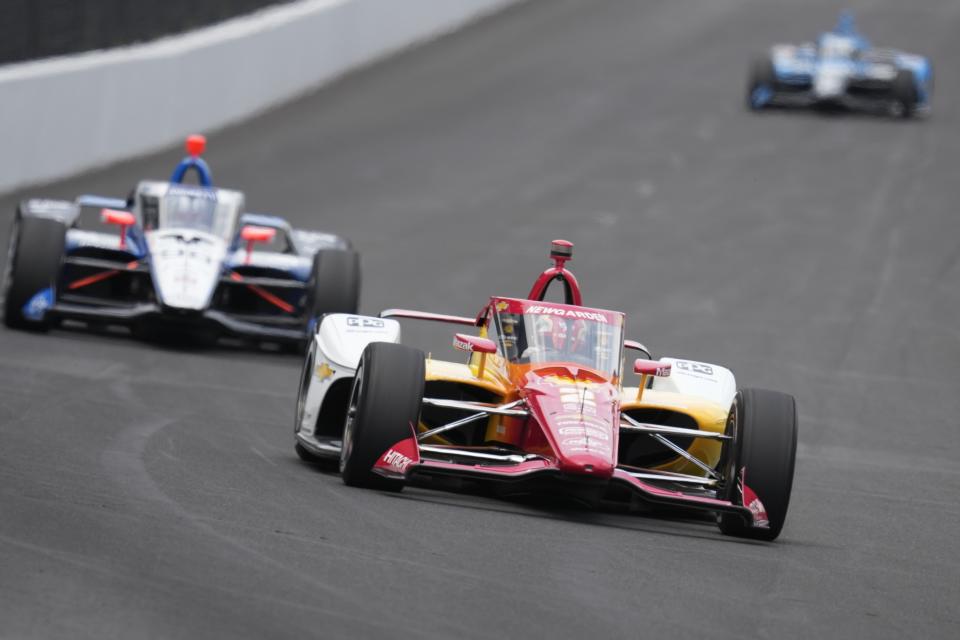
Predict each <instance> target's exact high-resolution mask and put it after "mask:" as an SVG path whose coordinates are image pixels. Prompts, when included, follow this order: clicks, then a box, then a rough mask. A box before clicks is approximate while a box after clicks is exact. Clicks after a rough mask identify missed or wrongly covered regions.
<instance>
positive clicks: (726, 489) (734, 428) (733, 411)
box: [720, 392, 740, 501]
mask: <svg viewBox="0 0 960 640" xmlns="http://www.w3.org/2000/svg"><path fill="white" fill-rule="evenodd" d="M739 425H740V393H739V392H737V395H736V396H735V397H734V400H733V406H732V407H730V415H729V416H728V417H727V428H726V435H728V436H730V439H729V440H727V445H726V446H727V447H728V448H727V450H726V451H725V452H724V453H725V455H723V457H722V464H721V469H720V471H721V473H722V474H723V475H722V478H723V493H724V495H725V496H726V498H727V499H728V500H731V501H732V500H733V498H734V497H735V496H734V493H735V491H736V487H737V451H738V447H739V444H740V443H739V440H740V433H739V432H740V429H739Z"/></svg>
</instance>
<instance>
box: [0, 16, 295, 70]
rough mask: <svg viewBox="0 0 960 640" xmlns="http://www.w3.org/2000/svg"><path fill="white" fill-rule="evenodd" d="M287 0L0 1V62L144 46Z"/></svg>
mask: <svg viewBox="0 0 960 640" xmlns="http://www.w3.org/2000/svg"><path fill="white" fill-rule="evenodd" d="M288 1H289V0H200V1H198V0H149V1H147V0H3V2H2V3H0V12H2V16H0V64H8V63H11V62H22V61H25V60H36V59H38V58H49V57H51V56H60V55H67V54H71V53H79V52H82V51H90V50H93V49H108V48H111V47H118V46H121V45H127V44H134V43H137V42H146V41H148V40H154V39H156V38H159V37H162V36H166V35H171V34H175V33H180V32H181V31H188V30H190V29H196V28H198V27H204V26H207V25H209V24H213V23H215V22H220V21H222V20H226V19H228V18H233V17H236V16H239V15H243V14H245V13H250V12H252V11H256V10H257V9H261V8H263V7H265V6H267V5H272V4H283V3H285V2H288Z"/></svg>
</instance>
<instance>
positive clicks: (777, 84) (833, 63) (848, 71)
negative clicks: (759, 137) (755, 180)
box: [747, 12, 933, 118]
mask: <svg viewBox="0 0 960 640" xmlns="http://www.w3.org/2000/svg"><path fill="white" fill-rule="evenodd" d="M932 93H933V70H932V68H931V65H930V61H929V60H928V59H927V58H924V57H923V56H918V55H913V54H909V53H904V52H902V51H895V50H893V49H875V48H873V47H871V46H870V43H869V42H868V41H867V40H866V38H864V37H863V36H862V35H860V33H859V32H858V31H857V28H856V24H855V22H854V18H853V14H852V13H849V12H844V13H841V14H840V20H839V21H838V23H837V26H836V27H835V28H834V30H833V31H827V32H825V33H823V34H821V36H820V38H819V39H818V40H817V42H816V43H815V44H814V43H806V44H801V45H789V44H778V45H774V46H773V47H772V48H771V49H770V52H769V53H768V54H767V55H766V56H762V57H760V58H759V59H757V60H756V61H754V63H753V65H752V67H751V69H750V79H749V83H748V86H747V107H748V108H750V109H752V110H754V111H759V110H760V109H764V108H765V107H769V106H785V107H790V106H795V107H809V106H823V107H841V108H849V109H858V110H867V111H879V112H883V113H888V114H890V115H892V116H895V117H901V118H909V117H911V116H914V115H917V114H921V113H928V112H929V110H930V100H931V97H932Z"/></svg>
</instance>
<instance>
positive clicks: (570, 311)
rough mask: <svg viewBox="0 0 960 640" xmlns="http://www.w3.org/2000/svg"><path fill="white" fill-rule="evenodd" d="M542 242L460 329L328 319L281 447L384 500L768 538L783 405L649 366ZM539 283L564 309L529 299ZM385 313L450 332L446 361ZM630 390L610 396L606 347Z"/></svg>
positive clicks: (780, 397)
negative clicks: (474, 490) (681, 524)
mask: <svg viewBox="0 0 960 640" xmlns="http://www.w3.org/2000/svg"><path fill="white" fill-rule="evenodd" d="M572 252H573V245H572V244H571V243H569V242H566V241H563V240H555V241H554V242H553V244H552V246H551V258H552V260H553V263H554V264H553V266H551V267H550V268H548V269H547V270H546V271H544V272H543V273H542V274H541V275H540V276H539V278H537V280H536V282H535V283H534V285H533V288H532V289H531V291H530V293H529V294H528V295H527V297H526V298H507V297H492V298H490V299H489V301H488V302H487V303H486V304H485V305H484V306H483V308H482V309H481V310H480V313H479V314H478V315H477V316H476V317H474V318H471V317H460V316H449V315H442V314H436V313H426V312H421V311H409V310H402V309H391V310H387V311H384V312H383V313H381V314H380V316H379V317H366V316H358V315H348V314H331V315H328V316H326V317H325V318H324V319H323V321H322V322H321V324H320V326H319V328H318V331H317V333H316V334H315V336H314V339H313V341H312V343H311V346H310V348H309V349H308V351H307V355H306V359H305V363H304V367H303V372H302V375H301V383H300V392H299V395H298V399H297V415H296V421H295V447H296V451H297V453H298V455H299V456H300V457H301V458H303V459H304V460H308V461H314V462H318V461H325V460H326V461H336V462H338V464H339V469H340V473H341V474H342V477H343V481H344V482H345V483H347V484H348V485H352V486H362V487H369V488H376V489H385V490H400V489H402V488H403V486H404V485H405V484H406V483H408V482H410V481H412V480H415V479H417V478H438V477H453V478H462V479H472V480H476V481H479V482H483V483H490V484H492V485H494V486H495V487H496V489H497V491H498V492H499V493H500V494H501V495H516V494H541V493H547V494H552V495H558V494H560V495H563V496H568V497H570V498H573V499H576V500H578V501H581V502H585V503H588V504H591V505H600V504H606V503H620V504H623V505H626V506H627V507H629V508H631V509H644V508H649V507H682V508H690V509H697V510H703V511H708V512H712V513H715V514H716V515H717V521H718V523H719V526H720V529H721V531H722V532H723V533H726V534H729V535H735V536H742V537H748V538H757V539H763V540H772V539H774V538H776V537H777V536H778V535H779V534H780V531H781V529H782V528H783V523H784V520H785V518H786V514H787V506H788V503H789V500H790V491H791V485H792V482H793V468H794V459H795V454H796V442H797V412H796V404H795V401H794V399H793V397H792V396H790V395H787V394H784V393H780V392H776V391H766V390H761V389H749V388H747V389H737V386H736V382H735V379H734V376H733V374H732V373H731V372H730V371H729V370H727V369H725V368H723V367H720V366H717V365H714V364H708V363H704V362H696V361H692V360H684V359H677V358H666V357H665V358H660V359H659V360H652V359H651V357H650V354H649V352H648V351H647V350H646V348H645V347H644V346H643V345H642V344H640V343H638V342H634V341H631V340H626V339H625V337H624V329H625V315H624V314H623V313H620V312H618V311H608V310H605V309H594V308H590V307H585V306H583V304H582V296H581V291H580V287H579V285H578V283H577V280H576V278H575V277H574V275H573V274H572V273H571V272H570V271H569V270H568V269H567V268H566V266H565V265H566V263H567V262H568V261H569V260H570V258H571V257H572ZM553 283H559V284H560V285H561V286H562V287H563V295H564V299H565V303H563V304H561V303H554V302H546V301H544V300H545V297H546V294H547V290H548V288H549V287H550V286H551V284H553ZM398 318H407V319H416V320H424V321H434V322H443V323H449V324H459V325H464V326H470V327H474V328H475V333H473V332H471V333H467V332H462V333H456V334H455V335H454V336H453V346H454V347H455V348H456V349H459V350H461V351H465V352H467V353H468V354H469V355H467V356H466V358H465V361H462V362H447V361H442V360H436V359H434V358H432V357H430V356H426V355H425V354H424V352H423V351H421V350H418V349H415V348H412V347H410V346H407V345H403V344H400V326H399V323H398V322H397V319H398ZM625 349H626V350H629V351H634V352H635V353H636V354H637V355H639V356H641V357H638V358H636V359H635V360H634V361H633V362H632V363H631V364H632V370H633V372H634V373H636V374H638V375H639V384H638V386H636V387H624V386H623V385H622V381H623V375H624V371H623V367H624V350H625Z"/></svg>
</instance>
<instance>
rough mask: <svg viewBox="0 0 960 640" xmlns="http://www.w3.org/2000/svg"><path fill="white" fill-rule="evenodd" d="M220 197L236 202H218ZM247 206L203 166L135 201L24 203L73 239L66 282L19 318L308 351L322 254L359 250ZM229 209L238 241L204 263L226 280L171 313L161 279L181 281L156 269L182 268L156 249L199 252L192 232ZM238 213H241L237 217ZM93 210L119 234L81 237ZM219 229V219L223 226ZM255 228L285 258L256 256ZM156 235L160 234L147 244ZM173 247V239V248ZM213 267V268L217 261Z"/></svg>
mask: <svg viewBox="0 0 960 640" xmlns="http://www.w3.org/2000/svg"><path fill="white" fill-rule="evenodd" d="M190 172H194V173H195V174H196V178H197V182H198V183H199V184H197V185H192V184H186V183H184V180H185V178H187V177H188V175H189V173H190ZM220 196H223V197H226V198H227V200H225V201H218V197H220ZM168 197H173V198H174V201H178V200H176V198H186V199H190V198H192V199H193V200H192V201H191V202H196V203H198V204H199V205H205V202H204V201H209V202H210V203H211V204H210V205H209V207H212V209H207V208H199V209H194V208H192V207H188V208H185V209H176V208H170V207H171V205H169V204H164V203H167V202H169V200H168ZM242 202H243V196H242V194H240V193H239V192H235V191H228V190H221V189H217V188H216V187H214V185H213V177H212V174H211V171H210V168H209V166H208V165H207V163H206V162H204V160H203V159H202V158H200V157H197V156H188V157H186V158H184V159H183V160H182V161H180V163H179V164H178V165H177V167H176V168H175V170H174V171H173V174H172V175H171V178H170V182H169V183H162V182H144V183H141V184H140V185H138V187H137V188H136V189H135V190H134V192H133V193H132V194H131V196H130V198H129V199H120V198H110V197H102V196H96V195H83V196H80V197H78V198H77V199H76V200H75V201H73V202H66V201H56V200H25V201H24V202H22V203H21V205H20V208H19V209H18V212H17V215H18V216H19V217H20V218H47V219H54V220H56V221H58V222H60V223H62V225H63V228H64V234H65V237H64V256H63V259H62V263H61V267H60V274H59V276H57V277H56V278H53V279H51V281H50V286H45V287H43V288H42V289H40V290H38V291H36V292H35V293H32V292H25V297H23V298H20V302H18V308H19V311H20V316H22V318H24V319H25V320H27V321H30V322H31V323H37V324H44V323H47V322H48V321H49V320H50V319H51V318H54V317H60V318H72V319H79V320H84V321H105V322H108V323H116V324H126V323H129V324H142V323H145V322H153V321H160V322H169V321H171V320H172V321H174V322H175V323H176V324H183V323H185V322H189V323H192V324H199V325H204V326H206V327H207V328H210V327H215V328H216V331H217V332H218V333H225V334H229V335H235V336H246V337H252V338H260V339H266V340H279V341H294V342H297V343H302V341H304V340H306V338H307V337H308V336H309V335H310V333H311V332H312V331H313V330H314V328H315V327H316V318H314V317H313V307H312V306H310V304H308V302H309V300H310V299H311V296H310V295H308V291H307V289H308V286H311V287H312V286H313V285H312V276H313V265H314V254H315V253H316V252H317V251H318V250H321V249H342V250H351V247H350V244H349V242H347V241H346V240H344V239H343V238H339V237H337V236H334V235H332V234H324V233H321V232H311V231H304V230H296V229H293V228H292V227H291V225H290V223H289V222H287V221H286V220H285V219H283V218H281V217H278V216H272V215H266V214H254V213H242V209H240V206H242ZM220 205H223V206H226V207H228V208H227V209H226V211H233V212H238V211H239V213H234V215H235V216H236V217H235V218H224V219H231V220H233V227H232V228H233V229H235V231H234V235H233V238H232V240H229V241H228V242H227V244H226V246H223V245H219V246H220V247H222V248H221V249H219V253H217V250H216V249H215V248H212V249H209V251H212V252H213V253H209V254H207V253H204V254H201V255H211V256H215V255H219V256H221V257H220V258H219V259H220V260H221V262H220V266H219V275H217V273H214V274H212V277H211V278H210V279H206V280H204V282H209V283H211V284H210V286H212V287H214V288H213V289H211V291H212V293H211V294H210V298H209V302H208V303H207V306H206V307H186V306H174V307H170V306H168V302H169V300H167V299H165V298H166V296H161V284H162V283H161V282H160V281H159V280H158V278H159V277H160V275H163V273H166V274H173V273H174V272H175V271H164V270H162V269H161V270H162V273H161V274H160V275H158V273H157V269H160V268H161V267H160V266H158V265H160V264H161V263H163V260H166V263H165V264H170V260H171V259H173V260H180V258H177V257H174V258H170V257H166V258H164V257H163V256H162V255H161V254H162V253H163V252H160V253H158V255H157V256H152V255H151V249H150V247H151V245H152V244H155V243H156V242H162V243H163V242H167V243H169V242H174V243H181V244H174V245H169V244H161V245H159V246H163V247H171V246H172V247H173V249H172V250H173V251H174V253H173V254H169V253H167V254H165V255H167V256H170V255H174V256H176V255H179V254H180V253H181V252H187V253H190V252H193V251H195V249H193V248H192V247H193V246H194V245H192V244H191V243H192V242H195V241H196V239H191V235H193V234H194V233H196V232H191V231H190V229H191V228H194V227H193V226H192V225H194V224H196V223H197V220H201V219H203V220H205V219H207V218H204V217H203V216H204V215H205V214H206V213H209V212H210V211H214V210H216V211H219V209H217V207H218V206H220ZM231 206H232V207H235V208H232V209H230V208H229V207H231ZM150 207H153V208H152V209H150ZM162 207H167V208H162ZM84 208H93V209H103V210H107V209H109V210H113V211H114V212H117V213H113V214H110V215H112V216H113V221H114V224H115V225H117V226H114V227H113V229H115V230H114V231H112V232H105V231H102V230H88V229H86V228H82V227H81V226H80V225H79V221H80V217H81V210H82V209H84ZM161 211H165V212H166V213H164V214H162V215H164V216H167V217H166V218H165V219H166V220H167V222H166V223H164V226H162V227H161V226H157V225H158V224H159V223H160V222H159V221H160V220H162V219H163V218H160V217H159V216H161ZM174 211H181V212H182V214H181V215H184V216H185V218H184V220H185V222H184V223H183V224H184V225H186V226H181V225H179V224H177V223H176V218H171V217H170V216H171V215H173V214H172V213H171V212H174ZM188 212H189V213H188ZM131 213H132V214H134V215H133V217H132V218H131V220H133V224H129V225H124V226H120V225H123V222H121V221H122V220H123V215H127V216H128V217H129V215H130V214H131ZM104 215H106V214H104ZM196 216H200V217H199V218H198V217H196ZM218 219H220V218H218V217H217V218H212V220H214V221H216V220H218ZM171 220H174V221H175V222H173V223H172V222H171ZM215 224H217V225H218V226H214V227H210V229H211V230H212V229H225V227H223V226H222V225H220V224H219V223H215ZM246 226H256V227H269V228H271V229H275V230H276V236H275V241H274V242H275V245H276V248H277V250H276V251H275V250H269V251H265V250H257V251H250V247H248V243H247V242H246V241H245V240H243V239H242V238H241V230H242V229H243V228H244V227H246ZM197 228H200V229H207V227H197ZM168 229H172V230H173V231H172V234H168V233H167V231H165V230H168ZM177 229H185V231H177ZM150 231H154V232H155V233H154V234H153V235H151V236H150V237H151V240H150V241H149V242H148V234H149V232H150ZM183 234H185V235H183ZM121 235H122V238H121ZM168 237H170V238H173V239H172V240H168V239H167V238H168ZM216 237H219V238H223V237H224V236H223V235H218V236H214V238H213V239H212V240H207V241H206V243H207V246H209V247H215V246H216V242H214V240H215V238H216ZM222 241H223V240H220V241H219V242H222ZM211 242H214V244H210V243H211ZM201 244H203V243H201ZM170 250H171V249H170V248H167V249H165V251H167V252H169V251H170ZM205 250H206V249H205ZM158 251H159V250H158ZM187 253H184V255H185V256H186V255H187ZM184 259H186V258H184ZM199 259H200V260H203V259H204V258H199ZM181 264H186V263H181ZM190 264H191V265H192V264H193V263H190ZM205 264H208V265H209V264H210V262H209V259H207V260H206V262H205ZM172 268H174V269H176V268H178V267H176V266H173V267H172ZM215 268H216V267H215ZM163 269H166V267H164V268H163ZM203 271H204V270H203V269H201V268H200V267H199V265H198V268H197V269H196V270H193V267H190V271H187V272H185V274H186V275H185V277H187V278H190V279H191V281H192V280H193V278H195V277H197V278H199V277H200V276H199V274H200V273H201V272H203ZM169 277H174V276H172V275H171V276H169ZM169 277H168V280H169ZM204 277H206V276H204ZM176 278H180V276H179V275H178V276H176ZM173 282H174V283H175V286H177V287H180V286H186V285H179V284H176V283H178V282H180V281H179V280H174V281H173ZM165 286H168V287H169V286H171V285H169V284H167V285H165ZM191 286H193V285H191ZM24 300H25V302H24Z"/></svg>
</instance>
